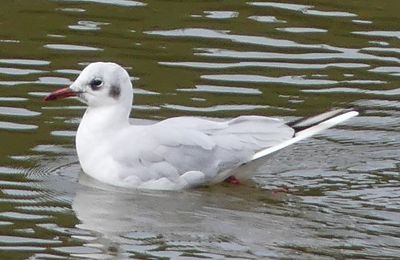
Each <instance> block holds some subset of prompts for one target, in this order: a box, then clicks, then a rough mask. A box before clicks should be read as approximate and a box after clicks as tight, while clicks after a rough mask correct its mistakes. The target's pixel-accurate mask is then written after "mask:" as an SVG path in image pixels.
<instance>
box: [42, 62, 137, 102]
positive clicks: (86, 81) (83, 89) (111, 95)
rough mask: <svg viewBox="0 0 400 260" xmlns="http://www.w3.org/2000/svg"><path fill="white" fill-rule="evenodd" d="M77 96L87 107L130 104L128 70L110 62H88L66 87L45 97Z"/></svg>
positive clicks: (131, 98) (130, 89)
mask: <svg viewBox="0 0 400 260" xmlns="http://www.w3.org/2000/svg"><path fill="white" fill-rule="evenodd" d="M70 96H78V97H79V98H80V99H81V100H82V101H83V102H84V103H87V104H88V106H89V107H93V108H94V107H104V106H113V105H122V106H128V107H129V108H130V107H131V105H132V100H133V89H132V83H131V81H130V77H129V74H128V72H127V71H126V70H125V69H124V68H122V67H121V66H120V65H118V64H116V63H112V62H95V63H90V64H89V65H88V66H87V67H86V68H84V69H83V70H82V72H81V74H80V75H79V76H78V78H77V79H76V80H75V82H74V83H72V85H71V86H69V87H68V88H64V89H60V90H57V91H55V92H53V93H51V94H50V95H49V96H47V97H46V98H45V100H56V99H61V98H65V97H70Z"/></svg>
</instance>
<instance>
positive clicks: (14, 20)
mask: <svg viewBox="0 0 400 260" xmlns="http://www.w3.org/2000/svg"><path fill="white" fill-rule="evenodd" d="M0 6H1V8H0V144H1V148H0V187H1V193H0V230H1V232H0V258H1V259H28V258H30V259H65V258H68V257H70V258H75V259H82V258H89V259H106V258H113V257H114V258H119V259H126V258H134V259H135V258H136V259H137V258H140V259H168V258H172V259H194V258H205V259H208V258H211V259H232V258H236V259H282V258H286V259H347V258H355V259H396V258H398V256H399V255H400V231H399V230H400V171H399V166H400V161H399V157H400V149H399V147H400V134H399V133H400V131H399V130H400V101H399V98H398V96H399V94H400V86H399V76H400V65H399V64H400V31H399V24H400V16H399V15H398V10H399V9H400V3H399V2H398V1H395V0H387V1H384V2H382V1H377V0H370V1H356V0H348V1H340V2H338V1H336V2H329V3H328V2H327V1H318V0H316V1H289V0H288V1H287V2H253V1H250V2H248V1H247V2H246V1H204V2H202V1H183V2H182V1H143V2H141V1H130V0H112V1H101V0H86V1H84V0H81V1H78V0H77V1H73V0H71V1H61V0H52V1H45V0H37V1H29V0H20V1H3V2H2V3H1V4H0ZM100 60H103V61H114V62H118V63H120V64H122V65H124V66H125V67H126V68H127V69H128V71H129V72H130V74H131V75H132V76H133V77H134V78H133V80H134V84H135V87H136V90H135V104H134V106H133V107H134V113H133V116H135V117H136V118H138V119H140V120H139V121H140V123H143V122H142V121H143V119H144V120H159V119H164V118H168V117H171V116H180V115H198V116H207V117H214V118H229V117H233V116H238V115H242V114H257V115H270V116H277V117H281V118H284V119H286V120H290V119H295V118H299V117H302V116H309V115H312V114H315V113H319V112H323V111H325V110H328V109H330V108H333V107H347V106H355V107H358V108H360V109H362V110H363V111H364V112H363V114H362V115H361V116H359V117H357V118H355V119H352V120H351V121H349V122H347V123H346V124H344V125H342V126H340V127H337V128H334V129H331V130H329V131H326V132H325V133H324V134H322V135H319V136H318V137H315V138H312V139H310V140H308V141H305V142H302V143H301V144H298V145H296V146H294V147H292V149H288V150H285V151H283V152H281V153H280V154H279V156H276V157H274V158H273V159H271V161H270V163H269V164H268V165H265V167H263V168H262V169H260V170H259V171H260V174H261V175H260V176H259V177H256V178H255V179H254V181H253V182H252V183H250V184H248V185H247V186H240V187H232V186H229V185H228V186H227V185H220V186H215V187H209V188H202V189H196V190H191V191H182V192H149V191H121V190H118V189H113V188H110V187H105V186H104V185H101V184H99V183H95V182H94V181H93V180H90V179H88V178H87V177H86V176H85V175H84V174H83V173H82V171H81V169H80V166H79V163H78V161H77V156H76V154H75V150H74V144H73V143H74V141H73V138H74V134H75V130H76V128H77V125H78V123H79V119H80V117H81V115H82V113H83V111H84V106H83V105H82V104H80V103H78V102H77V101H76V100H65V101H61V102H58V103H44V102H43V101H42V99H43V96H45V95H46V94H47V93H49V92H51V91H53V90H55V89H57V88H60V87H62V86H65V85H68V84H70V83H71V82H72V81H73V80H74V78H75V77H76V75H77V74H78V73H79V71H80V70H81V69H82V68H83V67H84V66H85V64H87V63H89V62H92V61H100ZM282 187H287V188H288V189H289V193H288V194H284V193H282V192H276V189H280V188H282Z"/></svg>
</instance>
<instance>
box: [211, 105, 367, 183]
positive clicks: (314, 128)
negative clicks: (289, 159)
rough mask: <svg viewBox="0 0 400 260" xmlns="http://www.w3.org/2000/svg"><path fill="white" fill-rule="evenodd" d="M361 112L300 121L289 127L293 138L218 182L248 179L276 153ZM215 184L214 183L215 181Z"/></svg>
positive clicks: (257, 155) (341, 112)
mask: <svg viewBox="0 0 400 260" xmlns="http://www.w3.org/2000/svg"><path fill="white" fill-rule="evenodd" d="M358 114H359V112H357V111H355V110H351V109H339V110H334V111H329V112H326V113H323V114H320V115H317V116H314V117H311V118H307V119H303V120H299V121H296V122H293V123H289V124H288V125H289V126H291V127H293V128H294V129H295V131H296V133H295V135H294V136H293V138H291V139H289V140H287V141H285V142H283V143H280V144H278V145H275V146H272V147H269V148H266V149H264V150H261V151H259V152H257V153H255V154H254V155H253V157H252V158H251V159H250V160H249V161H248V162H247V163H244V164H242V165H241V166H239V167H238V168H235V169H232V170H227V171H225V172H223V173H221V174H220V175H219V176H218V180H215V183H216V182H219V181H222V180H224V179H226V178H227V177H229V176H235V177H236V178H237V179H248V178H250V177H252V176H253V175H254V174H255V171H256V169H257V168H259V167H260V166H261V165H263V164H265V161H266V160H267V159H268V158H270V156H271V155H272V154H274V153H275V152H277V151H279V150H282V149H283V148H286V147H288V146H290V145H292V144H295V143H297V142H299V141H301V140H304V139H306V138H308V137H311V136H313V135H316V134H318V133H320V132H322V131H324V130H326V129H328V128H331V127H333V126H335V125H337V124H340V123H343V122H344V121H347V120H349V119H350V118H353V117H355V116H357V115H358ZM213 182H214V181H213Z"/></svg>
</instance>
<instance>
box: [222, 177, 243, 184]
mask: <svg viewBox="0 0 400 260" xmlns="http://www.w3.org/2000/svg"><path fill="white" fill-rule="evenodd" d="M224 182H226V183H229V184H234V185H240V184H242V183H241V182H240V181H239V180H238V179H237V178H236V177H235V176H229V177H228V178H226V179H225V180H224Z"/></svg>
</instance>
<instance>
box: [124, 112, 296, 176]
mask: <svg viewBox="0 0 400 260" xmlns="http://www.w3.org/2000/svg"><path fill="white" fill-rule="evenodd" d="M141 129H142V131H139V133H140V134H136V135H137V136H136V137H134V139H135V140H136V141H135V142H134V144H132V145H134V147H135V148H134V149H132V151H131V152H129V154H122V157H126V156H127V157H132V158H125V159H123V160H124V161H130V163H132V161H133V162H134V163H135V164H136V167H137V168H140V169H141V171H143V174H142V175H143V176H141V177H140V178H141V179H142V180H145V179H156V178H160V177H161V178H162V177H165V178H167V179H169V180H173V179H176V180H177V181H179V178H181V177H182V176H183V177H185V180H186V181H187V178H188V177H189V179H190V178H192V176H189V175H188V174H187V173H193V174H192V175H194V176H195V177H196V178H200V179H202V182H205V183H207V182H213V180H214V179H215V178H216V177H217V175H218V174H219V173H221V172H224V171H226V170H229V169H233V168H236V167H238V166H239V165H241V164H243V163H244V162H247V161H248V160H250V158H251V157H252V156H253V155H254V154H255V153H256V152H257V151H259V150H261V149H263V148H267V147H271V146H273V145H276V144H279V143H281V142H284V141H286V140H288V139H290V138H291V137H292V136H293V134H294V130H293V129H292V128H290V127H289V126H287V125H285V124H284V123H283V121H281V120H278V119H273V118H267V117H260V116H242V117H238V118H235V119H232V120H230V121H223V122H218V121H211V120H206V119H201V118H194V117H177V118H171V119H167V120H164V121H161V122H159V123H156V124H154V125H149V126H142V127H141ZM138 136H139V138H138ZM126 139H127V138H125V140H126ZM124 150H125V151H127V150H126V149H124ZM128 150H129V149H128ZM122 157H121V155H120V156H119V159H121V158H122ZM200 173H201V174H203V175H201V174H200ZM185 174H186V175H185ZM190 181H193V182H194V183H196V182H198V180H189V182H190Z"/></svg>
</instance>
